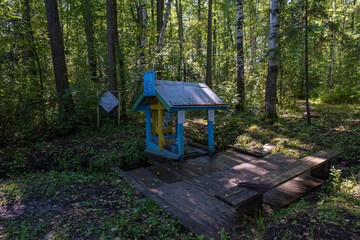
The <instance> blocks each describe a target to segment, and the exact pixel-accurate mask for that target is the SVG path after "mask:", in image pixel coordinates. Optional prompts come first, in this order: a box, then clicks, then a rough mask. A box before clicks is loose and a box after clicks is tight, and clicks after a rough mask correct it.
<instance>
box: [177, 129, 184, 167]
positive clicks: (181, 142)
mask: <svg viewBox="0 0 360 240" xmlns="http://www.w3.org/2000/svg"><path fill="white" fill-rule="evenodd" d="M176 128H177V137H178V140H177V142H176V144H177V146H178V154H179V155H180V161H183V160H184V125H183V124H177V125H176Z"/></svg>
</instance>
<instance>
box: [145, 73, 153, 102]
mask: <svg viewBox="0 0 360 240" xmlns="http://www.w3.org/2000/svg"><path fill="white" fill-rule="evenodd" d="M143 79H144V96H155V70H153V71H149V72H144V76H143Z"/></svg>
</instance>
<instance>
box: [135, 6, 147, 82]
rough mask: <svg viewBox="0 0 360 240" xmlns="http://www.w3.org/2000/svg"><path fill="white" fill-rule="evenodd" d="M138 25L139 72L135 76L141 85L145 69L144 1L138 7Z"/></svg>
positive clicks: (145, 20)
mask: <svg viewBox="0 0 360 240" xmlns="http://www.w3.org/2000/svg"><path fill="white" fill-rule="evenodd" d="M137 8H138V25H139V26H140V29H141V31H140V38H139V40H140V54H139V58H140V59H139V72H140V73H139V74H138V76H137V84H138V85H139V86H141V83H142V73H143V72H144V71H145V65H146V59H145V48H146V22H147V11H146V3H141V4H140V5H139V6H138V7H137Z"/></svg>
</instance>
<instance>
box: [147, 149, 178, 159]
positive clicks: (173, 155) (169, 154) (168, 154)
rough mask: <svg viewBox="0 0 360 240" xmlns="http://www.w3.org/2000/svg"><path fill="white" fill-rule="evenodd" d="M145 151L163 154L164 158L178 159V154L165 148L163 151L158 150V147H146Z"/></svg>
mask: <svg viewBox="0 0 360 240" xmlns="http://www.w3.org/2000/svg"><path fill="white" fill-rule="evenodd" d="M145 152H148V153H151V154H154V155H158V156H163V157H165V158H168V159H173V160H178V159H179V158H180V155H179V154H176V153H172V152H169V151H167V150H166V149H164V150H163V151H159V149H155V148H146V149H145Z"/></svg>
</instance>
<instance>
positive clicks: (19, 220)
mask: <svg viewBox="0 0 360 240" xmlns="http://www.w3.org/2000/svg"><path fill="white" fill-rule="evenodd" d="M0 207H1V209H2V210H4V209H7V210H8V212H7V213H8V214H10V215H12V216H9V215H6V214H3V218H2V219H1V223H0V238H3V239H40V238H46V239H48V238H52V239H53V238H55V239H73V238H74V237H75V238H87V237H91V238H92V239H109V238H110V239H112V238H115V237H120V238H130V239H134V238H144V237H146V236H149V237H150V236H151V238H153V239H164V238H177V239H182V238H185V239H186V238H189V237H191V234H189V233H184V232H183V230H181V225H180V224H179V223H178V221H177V220H176V219H175V218H171V217H169V216H168V215H167V214H165V212H163V211H162V210H161V209H160V208H159V207H158V206H157V205H156V204H155V203H154V202H153V201H152V200H149V199H146V198H143V197H142V195H141V194H139V193H138V192H137V191H135V190H134V189H133V188H132V187H131V186H130V185H129V184H128V183H127V182H126V181H124V180H122V179H121V178H119V176H118V175H115V174H112V173H108V174H101V173H96V174H91V175H86V174H84V173H79V172H77V173H75V172H49V173H37V174H29V175H26V176H22V177H20V178H11V179H8V180H7V181H6V182H3V183H1V184H0ZM4 216H5V217H4Z"/></svg>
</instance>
